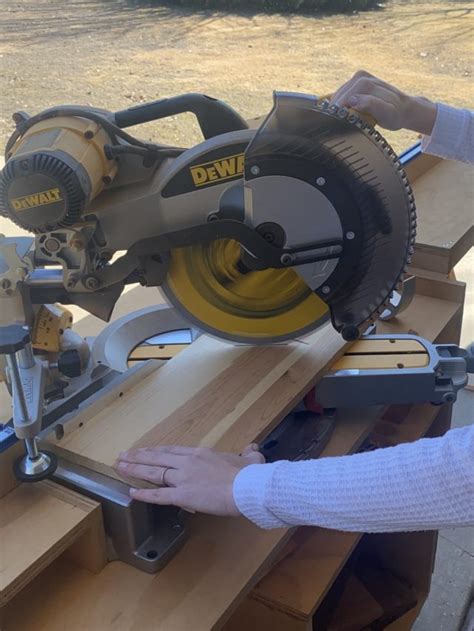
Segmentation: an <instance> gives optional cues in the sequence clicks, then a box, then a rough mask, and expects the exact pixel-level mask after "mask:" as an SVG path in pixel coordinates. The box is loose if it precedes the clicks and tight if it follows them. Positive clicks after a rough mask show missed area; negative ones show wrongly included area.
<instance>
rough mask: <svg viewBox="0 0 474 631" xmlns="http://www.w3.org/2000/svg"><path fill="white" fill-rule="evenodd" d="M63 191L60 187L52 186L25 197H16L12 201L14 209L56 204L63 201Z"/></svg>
mask: <svg viewBox="0 0 474 631" xmlns="http://www.w3.org/2000/svg"><path fill="white" fill-rule="evenodd" d="M62 200H63V198H62V197H61V191H60V190H59V188H50V189H49V190H47V191H41V192H40V193H34V194H33V195H25V196H24V197H14V198H13V199H11V200H10V203H11V205H12V207H13V209H14V210H26V209H28V208H37V207H38V206H46V205H47V204H55V203H56V202H61V201H62Z"/></svg>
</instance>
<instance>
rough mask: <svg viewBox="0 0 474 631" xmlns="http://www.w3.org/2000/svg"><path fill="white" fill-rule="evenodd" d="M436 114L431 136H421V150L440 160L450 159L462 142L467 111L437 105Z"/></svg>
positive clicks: (466, 122)
mask: <svg viewBox="0 0 474 631" xmlns="http://www.w3.org/2000/svg"><path fill="white" fill-rule="evenodd" d="M436 107H437V114H436V120H435V124H434V126H433V130H432V132H431V136H423V139H422V141H421V150H422V151H423V153H429V154H431V155H434V156H440V157H441V158H447V159H452V158H453V156H456V155H457V153H458V151H459V146H458V145H459V144H460V143H462V142H463V141H464V137H465V133H466V125H467V124H468V123H469V116H470V114H469V112H468V111H467V110H462V109H458V108H455V107H450V106H449V105H444V104H443V103H437V104H436Z"/></svg>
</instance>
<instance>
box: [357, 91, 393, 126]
mask: <svg viewBox="0 0 474 631" xmlns="http://www.w3.org/2000/svg"><path fill="white" fill-rule="evenodd" d="M349 106H350V107H352V108H353V109H355V110H356V111H357V112H360V113H362V114H369V115H370V116H372V117H373V118H374V119H375V120H376V121H379V122H382V121H384V120H386V119H387V118H388V117H389V116H390V115H393V114H395V106H394V105H393V104H392V103H387V102H386V101H384V100H382V99H379V98H377V97H375V96H370V95H368V94H358V95H354V97H353V98H352V99H350V101H349Z"/></svg>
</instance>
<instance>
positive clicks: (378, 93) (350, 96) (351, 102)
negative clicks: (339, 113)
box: [339, 85, 399, 107]
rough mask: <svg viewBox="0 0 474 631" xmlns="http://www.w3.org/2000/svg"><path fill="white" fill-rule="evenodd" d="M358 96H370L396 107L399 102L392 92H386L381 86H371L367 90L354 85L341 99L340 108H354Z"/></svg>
mask: <svg viewBox="0 0 474 631" xmlns="http://www.w3.org/2000/svg"><path fill="white" fill-rule="evenodd" d="M360 96H372V97H375V98H377V99H380V100H381V101H385V102H386V103H390V104H392V105H396V104H397V102H398V100H399V99H398V97H397V96H396V95H395V94H394V93H393V92H392V91H390V90H387V89H386V88H384V87H383V86H381V85H376V86H372V87H371V88H369V89H367V88H364V86H362V85H356V86H354V88H353V90H349V92H347V93H346V94H345V95H344V96H342V97H341V99H340V100H339V105H340V106H342V107H355V105H357V99H358V97H360Z"/></svg>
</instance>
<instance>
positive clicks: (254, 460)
mask: <svg viewBox="0 0 474 631" xmlns="http://www.w3.org/2000/svg"><path fill="white" fill-rule="evenodd" d="M240 455H241V457H242V458H245V460H246V461H248V462H249V463H251V464H261V463H264V462H265V457H264V456H263V454H261V453H260V452H259V450H258V445H257V444H256V443H252V444H251V445H247V447H245V449H244V450H243V451H242V453H241V454H240Z"/></svg>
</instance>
